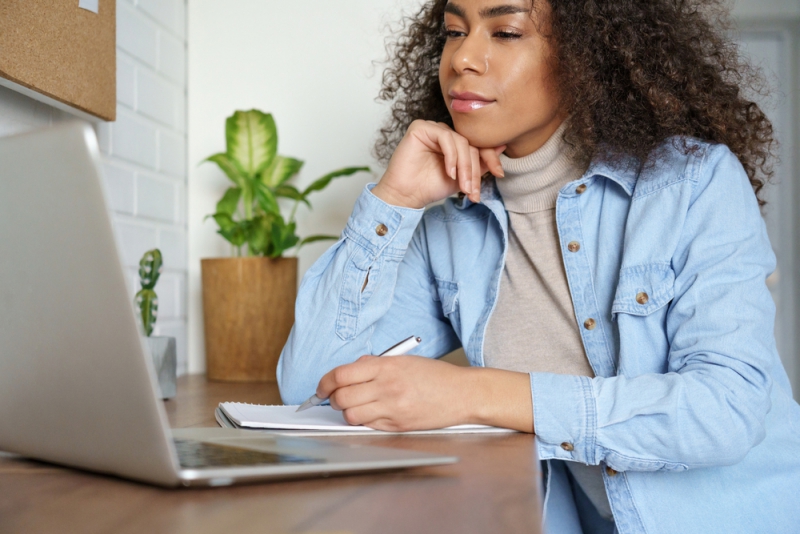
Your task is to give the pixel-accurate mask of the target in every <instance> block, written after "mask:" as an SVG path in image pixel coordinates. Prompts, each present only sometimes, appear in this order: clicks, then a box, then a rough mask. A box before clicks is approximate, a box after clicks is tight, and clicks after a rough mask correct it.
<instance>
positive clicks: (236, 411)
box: [215, 402, 513, 435]
mask: <svg viewBox="0 0 800 534" xmlns="http://www.w3.org/2000/svg"><path fill="white" fill-rule="evenodd" d="M296 410H297V406H267V405H260V404H245V403H241V402H223V403H220V405H219V407H218V408H217V410H216V412H215V416H216V419H217V423H219V425H220V426H223V427H232V428H251V429H260V430H272V431H280V432H281V433H287V432H288V433H291V434H300V433H302V434H303V435H322V434H325V435H328V434H336V435H342V434H389V433H390V432H383V431H381V430H375V429H372V428H369V427H365V426H354V425H350V424H348V423H347V422H346V421H345V420H344V417H343V416H342V412H339V411H336V410H334V409H333V408H331V407H330V406H314V407H312V408H309V409H308V410H305V411H302V412H297V411H296ZM494 432H513V430H508V429H506V428H497V427H494V426H485V425H458V426H451V427H447V428H440V429H436V430H421V431H415V432H404V434H468V433H478V434H483V433H494Z"/></svg>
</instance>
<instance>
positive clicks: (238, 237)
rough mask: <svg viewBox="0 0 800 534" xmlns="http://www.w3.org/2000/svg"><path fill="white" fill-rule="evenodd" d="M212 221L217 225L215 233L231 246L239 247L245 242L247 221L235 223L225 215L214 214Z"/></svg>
mask: <svg viewBox="0 0 800 534" xmlns="http://www.w3.org/2000/svg"><path fill="white" fill-rule="evenodd" d="M213 217H214V220H215V221H217V224H218V225H219V230H218V231H217V233H218V234H219V235H221V236H222V237H224V238H225V239H227V240H228V241H229V242H230V243H231V244H232V245H233V246H235V247H241V246H242V245H244V243H245V241H247V232H246V227H247V221H244V222H242V223H237V222H236V221H234V220H233V219H231V216H230V215H228V214H226V213H215V214H214V215H213Z"/></svg>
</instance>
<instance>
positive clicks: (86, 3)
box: [78, 0, 100, 13]
mask: <svg viewBox="0 0 800 534" xmlns="http://www.w3.org/2000/svg"><path fill="white" fill-rule="evenodd" d="M78 7H79V8H81V9H85V10H87V11H91V12H92V13H99V12H100V0H78Z"/></svg>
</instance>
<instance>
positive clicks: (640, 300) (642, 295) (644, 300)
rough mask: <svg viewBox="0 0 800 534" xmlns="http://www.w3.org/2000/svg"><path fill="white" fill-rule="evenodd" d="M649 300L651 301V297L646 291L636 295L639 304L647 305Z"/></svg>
mask: <svg viewBox="0 0 800 534" xmlns="http://www.w3.org/2000/svg"><path fill="white" fill-rule="evenodd" d="M648 300H650V297H649V296H648V295H647V293H645V292H644V291H641V292H639V293H636V302H638V303H639V304H647V301H648Z"/></svg>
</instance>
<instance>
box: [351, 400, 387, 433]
mask: <svg viewBox="0 0 800 534" xmlns="http://www.w3.org/2000/svg"><path fill="white" fill-rule="evenodd" d="M342 416H343V417H344V420H345V421H347V422H348V424H351V425H367V426H371V425H370V423H373V422H375V421H378V420H381V419H383V418H384V417H386V414H385V413H383V411H382V408H381V404H380V403H378V402H370V403H368V404H360V405H358V406H354V407H352V408H346V409H345V410H343V411H342ZM373 428H374V427H373Z"/></svg>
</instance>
